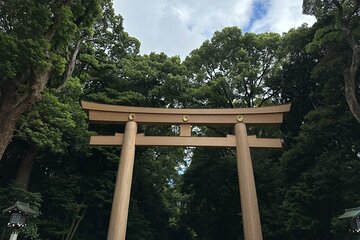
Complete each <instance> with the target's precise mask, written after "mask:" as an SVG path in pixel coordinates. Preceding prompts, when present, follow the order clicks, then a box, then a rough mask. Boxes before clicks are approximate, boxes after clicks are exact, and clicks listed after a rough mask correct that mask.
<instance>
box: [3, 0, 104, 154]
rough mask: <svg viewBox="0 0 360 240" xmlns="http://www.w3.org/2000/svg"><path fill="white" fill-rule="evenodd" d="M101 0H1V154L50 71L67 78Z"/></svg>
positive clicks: (99, 8)
mask: <svg viewBox="0 0 360 240" xmlns="http://www.w3.org/2000/svg"><path fill="white" fill-rule="evenodd" d="M103 2H105V1H100V0H91V1H83V0H67V1H60V2H59V1H34V0H9V1H0V15H1V18H0V46H1V47H0V48H1V49H0V69H1V70H0V135H1V136H2V137H1V139H0V159H1V158H2V156H3V153H4V151H5V149H6V147H7V145H8V144H9V142H10V140H11V138H12V136H13V133H14V130H15V126H16V123H17V122H18V120H19V118H20V116H21V115H22V114H23V113H24V112H26V111H28V110H29V109H30V107H31V106H32V105H33V104H34V103H35V102H36V101H38V100H39V98H40V96H41V93H42V91H43V90H44V89H45V87H46V85H47V83H48V81H49V79H50V77H51V76H56V75H62V74H63V73H64V71H65V70H66V71H67V72H68V73H66V74H65V76H66V78H67V77H69V76H70V75H71V74H69V73H70V72H71V71H72V69H73V65H74V63H75V61H74V60H75V59H76V55H77V52H78V50H79V49H78V48H79V44H80V42H81V39H82V38H83V37H84V36H87V35H89V34H91V29H92V26H93V24H94V21H95V19H96V18H97V16H99V14H100V12H101V6H102V3H103Z"/></svg>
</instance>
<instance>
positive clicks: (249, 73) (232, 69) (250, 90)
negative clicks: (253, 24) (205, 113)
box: [184, 27, 281, 108]
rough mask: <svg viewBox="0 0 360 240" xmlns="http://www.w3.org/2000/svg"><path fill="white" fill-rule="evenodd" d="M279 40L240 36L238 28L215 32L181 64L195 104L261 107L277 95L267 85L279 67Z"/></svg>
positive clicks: (268, 36)
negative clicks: (186, 73) (187, 74)
mask: <svg viewBox="0 0 360 240" xmlns="http://www.w3.org/2000/svg"><path fill="white" fill-rule="evenodd" d="M279 43H280V36H279V35H278V34H275V33H264V34H258V35H257V34H254V33H245V34H242V32H241V30H240V29H239V28H237V27H231V28H230V27H228V28H224V29H223V30H222V31H219V32H215V33H214V36H213V37H212V39H211V40H210V41H209V40H207V41H205V42H204V43H203V44H202V46H201V47H200V48H199V49H196V50H194V51H192V52H191V53H190V56H189V57H187V58H186V60H185V61H184V64H185V65H186V66H187V67H188V69H189V71H190V75H189V82H190V83H191V84H192V87H193V88H194V90H193V91H191V94H192V98H193V102H194V104H196V105H198V106H206V105H208V106H211V107H222V108H223V107H226V108H234V107H253V106H262V105H264V104H265V103H266V102H269V101H271V100H273V99H274V98H275V97H276V96H277V92H275V91H273V89H271V88H269V87H268V85H269V83H270V81H271V80H272V78H274V77H275V73H276V71H277V70H278V67H279V66H280V65H279V63H280V60H281V59H280V57H279V56H278V48H279V46H280V45H279Z"/></svg>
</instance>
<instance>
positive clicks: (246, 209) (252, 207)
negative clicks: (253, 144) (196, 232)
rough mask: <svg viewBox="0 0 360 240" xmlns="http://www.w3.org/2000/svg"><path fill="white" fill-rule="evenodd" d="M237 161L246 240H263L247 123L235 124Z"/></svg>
mask: <svg viewBox="0 0 360 240" xmlns="http://www.w3.org/2000/svg"><path fill="white" fill-rule="evenodd" d="M235 137H236V159H237V168H238V178H239V187H240V199H241V212H242V219H243V228H244V239H245V240H262V239H263V238H262V232H261V223H260V214H259V207H258V201H257V196H256V188H255V179H254V172H253V167H252V162H251V155H250V148H249V142H248V136H247V131H246V125H245V123H242V122H240V123H236V124H235Z"/></svg>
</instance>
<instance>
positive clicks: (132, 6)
mask: <svg viewBox="0 0 360 240" xmlns="http://www.w3.org/2000/svg"><path fill="white" fill-rule="evenodd" d="M301 2H302V0H227V1H219V0H151V1H148V0H114V6H115V10H116V12H117V13H119V14H121V15H122V16H123V17H124V27H125V31H127V32H129V34H130V35H132V36H134V37H136V38H138V39H139V40H140V42H141V44H142V45H141V53H143V54H148V53H150V52H165V53H166V54H168V55H170V56H172V55H180V56H181V58H182V59H184V58H185V56H187V55H188V54H189V53H190V52H191V51H192V50H193V49H195V48H198V47H199V46H200V45H201V44H202V42H203V41H204V40H205V39H209V38H211V36H212V34H213V33H214V31H216V30H221V29H223V28H224V27H227V26H239V27H240V28H242V29H250V30H251V31H255V32H263V31H275V32H284V31H287V30H288V29H289V28H291V27H295V26H300V25H301V24H302V23H303V22H309V21H310V22H313V20H312V19H313V18H311V17H308V16H303V15H302V14H301ZM255 3H256V4H263V5H264V6H266V7H268V11H267V13H266V14H265V16H263V17H262V18H261V19H258V20H255V19H253V17H252V14H253V12H254V6H255V5H254V4H255Z"/></svg>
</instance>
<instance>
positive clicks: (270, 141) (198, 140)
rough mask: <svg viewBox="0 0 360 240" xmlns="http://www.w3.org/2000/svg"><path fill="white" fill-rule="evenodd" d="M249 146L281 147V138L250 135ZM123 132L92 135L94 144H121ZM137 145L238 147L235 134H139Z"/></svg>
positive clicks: (91, 140) (91, 141) (91, 143)
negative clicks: (109, 134)
mask: <svg viewBox="0 0 360 240" xmlns="http://www.w3.org/2000/svg"><path fill="white" fill-rule="evenodd" d="M248 140H249V146H250V147H255V148H281V147H282V144H281V140H280V139H277V138H257V137H256V136H248ZM122 142H123V134H121V133H116V134H115V136H92V137H91V139H90V145H92V146H121V145H122ZM135 144H136V145H137V146H174V147H236V140H235V136H234V135H227V136H226V137H178V136H145V135H144V134H137V135H136V140H135Z"/></svg>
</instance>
